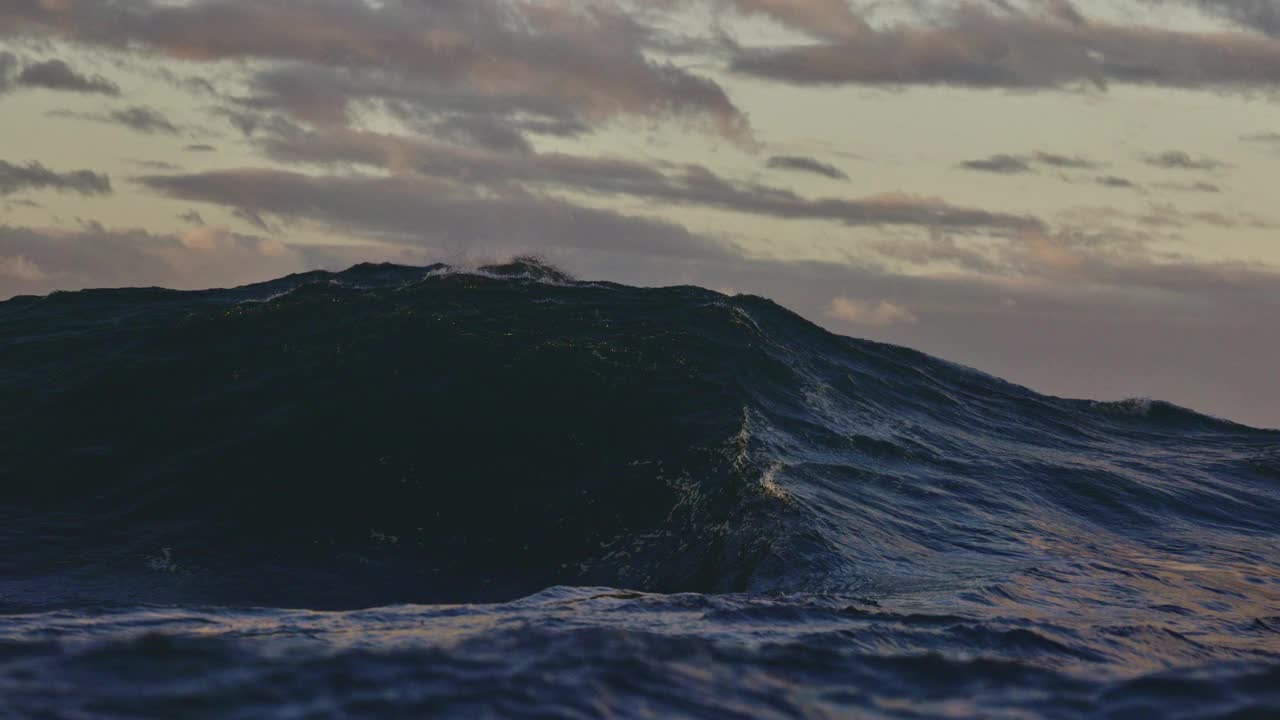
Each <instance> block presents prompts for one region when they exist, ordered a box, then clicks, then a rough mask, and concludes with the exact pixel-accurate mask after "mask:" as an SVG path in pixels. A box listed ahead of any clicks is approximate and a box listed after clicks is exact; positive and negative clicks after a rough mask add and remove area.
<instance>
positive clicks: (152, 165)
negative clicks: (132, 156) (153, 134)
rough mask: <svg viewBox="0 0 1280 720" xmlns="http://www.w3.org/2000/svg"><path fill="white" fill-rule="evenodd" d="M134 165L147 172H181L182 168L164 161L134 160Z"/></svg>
mask: <svg viewBox="0 0 1280 720" xmlns="http://www.w3.org/2000/svg"><path fill="white" fill-rule="evenodd" d="M133 164H134V165H137V166H138V167H141V168H147V169H149V170H181V169H182V166H180V165H175V164H173V163H171V162H166V161H164V160H134V161H133Z"/></svg>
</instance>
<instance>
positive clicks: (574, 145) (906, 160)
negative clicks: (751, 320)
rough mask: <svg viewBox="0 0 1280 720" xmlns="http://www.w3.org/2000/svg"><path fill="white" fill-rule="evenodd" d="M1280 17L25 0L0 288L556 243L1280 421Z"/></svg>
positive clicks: (189, 284) (10, 24)
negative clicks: (1278, 190) (1279, 196)
mask: <svg viewBox="0 0 1280 720" xmlns="http://www.w3.org/2000/svg"><path fill="white" fill-rule="evenodd" d="M1278 91H1280V0H1107V1H1106V2H1096V1H1093V0H898V1H896V2H884V1H880V2H869V1H862V2H856V1H853V0H647V1H646V2H641V1H639V0H376V1H375V0H188V1H186V2H180V1H164V0H130V1H128V2H126V1H124V0H5V2H3V3H0V299H3V298H8V297H11V296H14V295H22V294H43V293H47V292H50V291H53V290H71V289H79V288H86V287H119V286H140V285H147V286H149V285H159V286H166V287H174V288H205V287H225V286H231V285H238V284H244V283H248V282H254V281H259V280H266V279H270V278H273V277H278V276H281V275H284V274H287V273H290V272H297V271H302V270H308V269H315V268H328V269H341V268H343V267H346V266H349V265H351V264H354V263H356V262H363V261H374V262H382V261H390V262H401V263H412V264H425V263H430V262H436V261H443V262H450V263H455V264H461V265H468V264H473V263H480V262H487V261H493V260H502V259H505V258H509V257H511V256H513V255H518V254H537V255H541V256H543V257H545V258H547V259H548V260H550V261H551V262H554V263H555V264H557V265H559V266H561V267H562V268H564V269H566V270H568V271H569V272H571V273H573V274H575V275H577V276H578V277H582V278H586V279H602V280H613V281H619V282H626V283H632V284H641V285H674V284H697V285H702V286H704V287H710V288H712V289H716V290H720V291H722V292H726V293H753V294H759V295H765V296H767V297H770V298H772V299H774V300H776V301H777V302H779V303H781V304H782V305H784V306H786V307H788V308H791V309H792V310H794V311H796V312H798V313H800V314H801V315H803V316H805V317H807V318H809V319H810V320H813V321H814V322H817V323H819V324H821V325H823V326H825V327H827V328H829V329H831V330H833V331H835V332H838V333H841V334H846V335H852V336H856V337H865V338H869V339H873V340H879V341H884V342H892V343H896V344H902V345H907V346H911V347H914V348H918V349H920V350H923V351H925V352H929V353H931V354H934V355H938V356H941V357H943V358H947V359H949V360H952V361H955V362H959V363H962V364H965V365H969V366H972V367H975V368H978V369H980V370H983V371H985V372H988V373H991V374H993V375H997V376H1000V377H1003V378H1005V379H1008V380H1010V381H1013V382H1017V383H1020V384H1024V385H1027V386H1029V387H1032V388H1033V389H1036V390H1039V391H1041V392H1046V393H1049V394H1054V395H1061V396H1068V397H1083V398H1092V399H1105V400H1114V399H1122V398H1129V397H1150V398H1156V399H1162V400H1167V401H1170V402H1174V403H1177V404H1179V405H1183V406H1187V407H1190V408H1193V409H1196V410H1199V411H1201V412H1206V413H1210V414H1213V415H1217V416H1220V417H1225V418H1228V419H1231V420H1235V421H1238V422H1243V423H1246V424H1251V425H1255V426H1261V427H1273V428H1280V371H1278V370H1277V367H1280V242H1277V238H1278V237H1280V235H1278V233H1277V224H1280V208H1278V207H1276V205H1277V201H1276V200H1275V198H1276V194H1275V190H1274V185H1275V183H1274V180H1275V179H1276V178H1277V174H1276V171H1277V170H1278V169H1280V92H1278Z"/></svg>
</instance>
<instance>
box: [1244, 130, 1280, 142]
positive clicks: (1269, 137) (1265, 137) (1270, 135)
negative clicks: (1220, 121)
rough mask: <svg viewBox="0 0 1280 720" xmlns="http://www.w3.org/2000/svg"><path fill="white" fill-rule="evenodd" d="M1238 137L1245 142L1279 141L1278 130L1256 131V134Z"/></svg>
mask: <svg viewBox="0 0 1280 720" xmlns="http://www.w3.org/2000/svg"><path fill="white" fill-rule="evenodd" d="M1240 139H1241V140H1244V141H1245V142H1259V143H1280V132H1265V133H1257V134H1256V135H1245V136H1244V137H1242V138H1240Z"/></svg>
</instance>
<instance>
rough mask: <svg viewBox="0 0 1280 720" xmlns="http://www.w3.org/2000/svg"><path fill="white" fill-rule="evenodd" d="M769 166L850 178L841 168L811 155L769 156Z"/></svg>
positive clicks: (824, 175) (834, 177)
mask: <svg viewBox="0 0 1280 720" xmlns="http://www.w3.org/2000/svg"><path fill="white" fill-rule="evenodd" d="M767 165H768V167H771V168H773V169H775V170H794V171H797V172H807V173H812V174H814V175H822V176H823V177H827V178H830V179H832V180H848V179H849V176H848V175H846V174H845V173H844V171H843V170H841V169H840V168H838V167H836V166H834V165H831V164H830V163H824V162H822V161H821V160H816V159H814V158H809V157H797V156H794V155H775V156H773V157H771V158H769V161H768V163H767Z"/></svg>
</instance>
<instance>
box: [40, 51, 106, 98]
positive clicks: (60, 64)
mask: <svg viewBox="0 0 1280 720" xmlns="http://www.w3.org/2000/svg"><path fill="white" fill-rule="evenodd" d="M17 82H18V84H19V85H25V86H26V87H38V88H44V89H46V90H64V91H67V92H78V93H98V94H101V95H113V96H114V95H119V94H120V86H119V85H116V84H115V83H113V82H111V81H110V80H108V79H106V78H105V77H103V76H101V75H94V76H92V77H90V76H87V75H82V74H80V73H78V72H76V71H75V70H73V69H72V68H71V66H70V65H68V64H67V63H66V62H65V61H63V60H57V59H54V60H46V61H44V62H39V63H35V64H34V65H28V66H26V67H25V68H23V70H22V72H21V73H19V74H18V79H17Z"/></svg>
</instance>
